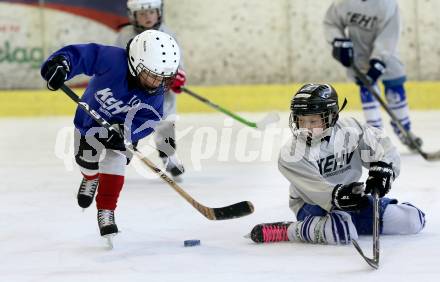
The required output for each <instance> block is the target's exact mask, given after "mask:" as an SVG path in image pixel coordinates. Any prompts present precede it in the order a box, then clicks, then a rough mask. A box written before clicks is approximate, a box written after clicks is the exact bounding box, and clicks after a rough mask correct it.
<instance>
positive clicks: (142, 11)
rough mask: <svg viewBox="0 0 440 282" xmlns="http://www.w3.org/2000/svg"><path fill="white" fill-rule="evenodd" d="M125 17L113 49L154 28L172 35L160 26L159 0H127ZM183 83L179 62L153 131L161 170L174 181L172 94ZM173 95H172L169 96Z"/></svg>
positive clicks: (177, 165) (178, 170) (177, 164)
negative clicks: (125, 19)
mask: <svg viewBox="0 0 440 282" xmlns="http://www.w3.org/2000/svg"><path fill="white" fill-rule="evenodd" d="M127 8H128V15H129V18H130V25H127V26H125V27H123V28H121V30H120V31H119V34H118V37H117V39H116V46H118V47H121V48H124V49H125V48H126V46H127V44H128V42H129V41H130V40H131V39H132V38H133V37H135V36H136V35H138V34H139V33H141V32H143V31H144V30H149V29H155V30H159V31H162V32H165V33H167V34H169V35H171V36H173V37H174V38H175V36H174V34H173V33H172V32H171V31H170V30H169V29H168V27H166V26H165V25H164V24H163V23H162V20H163V17H162V15H163V3H162V0H128V1H127ZM185 82H186V74H185V72H184V71H183V61H182V60H181V61H180V65H179V69H178V72H177V75H176V79H175V81H174V82H173V84H172V85H171V87H170V89H171V91H168V92H167V93H166V94H165V100H164V107H163V114H164V116H163V120H162V121H161V123H160V124H159V126H158V127H157V128H156V132H155V138H154V139H155V143H156V146H157V149H158V151H159V157H160V158H161V159H162V161H163V163H164V166H165V169H166V171H167V172H169V173H170V174H171V175H172V176H173V177H175V178H176V180H179V176H180V175H181V174H182V173H183V172H184V167H183V164H182V162H181V161H180V160H179V158H178V157H177V154H176V141H175V140H176V137H175V135H176V134H175V120H174V119H175V114H176V95H175V94H180V93H181V92H182V90H181V89H180V87H182V86H184V85H185ZM171 92H174V93H171Z"/></svg>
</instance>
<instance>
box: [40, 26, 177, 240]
mask: <svg viewBox="0 0 440 282" xmlns="http://www.w3.org/2000/svg"><path fill="white" fill-rule="evenodd" d="M179 62H180V50H179V47H178V45H177V43H176V41H175V40H174V38H173V37H171V36H170V35H167V34H165V33H163V32H160V31H156V30H148V31H145V32H143V33H141V34H139V35H137V36H136V37H134V38H133V40H132V41H131V42H130V43H129V44H128V45H127V50H124V49H121V48H118V47H112V46H103V45H98V44H80V45H70V46H66V47H64V48H62V49H60V50H58V51H56V52H55V53H53V54H52V55H51V56H50V57H49V58H48V59H47V60H46V62H44V64H43V65H42V68H41V75H42V76H43V78H44V79H45V80H46V81H47V87H48V88H49V89H50V90H57V89H59V88H60V87H61V86H62V85H63V83H64V82H65V81H67V80H69V79H71V78H72V77H74V76H76V75H79V74H85V75H88V76H92V78H91V80H90V82H89V85H88V87H87V88H86V90H85V92H84V94H83V95H82V97H81V101H83V102H85V103H87V104H88V105H89V106H90V107H91V108H92V109H93V110H95V111H97V112H98V113H99V114H100V115H101V116H102V117H104V118H105V119H106V120H107V121H108V122H109V123H111V124H114V125H116V126H118V127H119V129H120V131H122V132H124V136H125V138H127V139H128V140H130V141H131V142H132V143H133V144H137V142H138V141H139V140H140V139H142V138H144V137H146V136H148V135H149V134H150V133H151V132H153V130H154V126H155V124H157V122H159V121H160V120H161V117H162V114H163V101H164V93H165V92H166V91H168V88H169V87H170V85H171V84H172V83H173V81H174V79H175V76H176V73H177V68H178V66H179ZM74 124H75V128H76V130H75V142H74V143H75V159H76V162H77V164H78V165H79V168H80V170H81V173H82V175H83V179H82V182H81V185H80V188H79V191H78V195H77V199H78V204H79V206H81V207H82V208H87V207H89V206H90V205H91V203H92V202H93V198H94V196H95V192H97V196H96V206H97V209H98V225H99V229H100V233H101V236H111V235H114V234H116V233H117V232H118V228H117V225H116V223H115V215H114V211H115V209H116V203H117V200H118V197H119V193H120V191H121V189H122V187H123V184H124V175H125V166H126V164H127V163H128V162H129V159H130V157H131V156H130V155H129V154H128V153H127V151H126V148H125V146H124V142H123V139H122V138H121V137H120V136H119V135H118V134H112V133H113V132H112V133H108V132H107V130H106V129H104V128H102V127H100V126H99V125H98V124H97V123H96V122H95V121H94V120H93V118H91V117H90V116H89V115H87V114H86V113H85V112H84V111H83V110H82V109H81V108H77V110H76V114H75V119H74Z"/></svg>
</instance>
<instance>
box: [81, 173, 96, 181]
mask: <svg viewBox="0 0 440 282" xmlns="http://www.w3.org/2000/svg"><path fill="white" fill-rule="evenodd" d="M81 174H82V175H83V176H84V178H85V179H87V180H95V179H96V178H98V176H99V173H97V174H94V175H85V174H84V173H82V172H81Z"/></svg>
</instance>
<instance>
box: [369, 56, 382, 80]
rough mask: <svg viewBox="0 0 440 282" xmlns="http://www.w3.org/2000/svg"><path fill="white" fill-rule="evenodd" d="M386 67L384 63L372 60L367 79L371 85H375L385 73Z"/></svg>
mask: <svg viewBox="0 0 440 282" xmlns="http://www.w3.org/2000/svg"><path fill="white" fill-rule="evenodd" d="M385 68H386V65H385V63H384V62H382V61H380V60H377V59H371V60H370V69H369V70H368V72H367V79H368V80H369V81H370V83H371V84H375V83H376V81H377V79H378V78H379V77H380V76H381V75H382V74H383V73H384V72H385Z"/></svg>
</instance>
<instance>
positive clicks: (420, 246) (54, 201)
mask: <svg viewBox="0 0 440 282" xmlns="http://www.w3.org/2000/svg"><path fill="white" fill-rule="evenodd" d="M348 115H353V116H356V117H359V118H362V115H361V114H360V113H344V116H348ZM243 116H245V117H246V118H249V119H252V120H258V119H259V118H261V117H262V116H263V115H262V114H248V113H243ZM439 117H440V112H438V111H433V112H412V118H413V124H414V126H413V127H414V132H415V133H417V134H418V135H420V136H421V137H422V138H423V139H424V142H425V146H424V149H425V150H427V151H431V150H437V149H440V143H439V142H438V140H439V139H440V133H439V132H440V124H439V122H438V121H439ZM287 120H288V115H287V113H284V114H282V119H281V122H280V123H279V124H278V127H274V128H272V129H269V131H268V132H269V133H260V132H257V131H254V130H252V129H246V128H244V126H242V125H240V124H238V123H236V122H232V121H231V120H229V119H226V118H225V117H224V116H223V115H221V114H209V115H200V114H191V115H189V114H188V115H182V116H180V120H179V121H178V123H177V132H178V136H179V137H181V138H180V140H178V141H177V144H178V152H179V154H180V157H181V159H182V160H183V161H184V163H185V165H186V172H185V174H184V181H183V182H182V183H181V186H182V187H183V188H184V189H185V190H186V191H187V192H188V193H190V194H191V195H192V196H193V197H194V198H195V199H197V200H198V201H200V202H201V203H203V204H205V205H207V206H211V207H218V206H225V205H229V204H232V203H235V202H239V201H242V200H250V201H252V202H253V203H254V205H255V207H256V210H255V212H254V213H253V214H252V215H250V216H247V217H244V218H240V219H234V220H229V221H217V222H212V221H209V220H207V219H205V218H204V217H203V216H202V215H200V214H199V213H198V212H197V211H196V210H195V209H194V208H193V207H191V206H190V205H189V204H188V203H186V202H185V200H183V198H181V197H180V196H179V195H178V194H177V193H176V192H175V191H173V190H172V189H171V188H170V187H168V186H167V185H166V184H165V183H163V182H162V181H161V180H160V179H157V178H155V177H154V176H153V175H152V174H151V173H149V172H147V168H144V167H143V166H142V164H140V163H139V162H136V161H133V162H132V164H131V165H130V167H129V168H128V172H127V177H126V184H125V187H124V190H123V191H122V193H121V197H120V199H119V204H118V209H117V213H116V222H117V224H118V227H119V229H120V230H122V232H121V233H120V234H119V235H118V236H117V237H116V238H115V240H114V244H115V248H114V249H113V250H109V249H108V248H107V246H106V244H105V242H104V240H103V239H101V238H100V236H99V231H98V227H97V222H96V208H95V206H94V205H93V206H91V207H90V208H89V209H87V210H86V211H85V212H82V211H81V209H80V208H79V207H78V206H77V204H76V192H77V189H78V187H79V183H80V180H81V177H80V174H79V171H78V169H77V168H76V167H75V165H74V163H73V162H72V158H71V152H69V150H71V146H70V145H71V144H70V142H71V139H70V137H71V134H70V133H71V131H72V118H69V117H63V118H59V117H53V118H24V119H0V131H1V138H0V197H1V205H0V257H1V259H0V261H1V263H0V281H14V282H16V281H45V282H49V281H57V282H58V281H63V282H67V281H75V282H78V281H81V282H85V281H106V282H110V281H118V282H120V281H162V282H163V281H222V282H224V281H251V282H256V281H266V282H267V281H276V282H282V281H289V282H292V281H295V282H298V281H356V282H362V281H423V282H428V281H438V279H439V277H440V267H439V264H440V247H439V246H440V237H439V236H440V205H439V203H440V184H439V181H438V179H439V175H440V162H438V163H435V162H431V163H430V162H426V161H425V160H423V159H422V158H421V157H420V156H419V155H417V154H411V153H409V152H408V151H407V150H406V149H405V148H403V147H402V146H401V145H400V144H398V143H397V142H395V143H396V144H397V145H398V146H399V150H400V151H401V153H402V169H401V175H400V177H399V178H398V179H397V180H396V181H395V182H394V186H393V189H392V190H391V192H390V194H389V195H390V196H391V197H396V198H398V199H399V200H401V201H410V202H411V203H413V204H415V205H417V206H418V207H420V208H421V209H422V210H423V211H424V212H425V213H426V218H427V225H426V228H425V229H424V230H423V231H422V233H420V234H418V235H413V236H382V237H381V262H380V269H379V270H377V271H374V270H372V269H371V268H370V267H369V266H368V265H367V264H366V263H365V262H364V261H363V259H362V258H361V257H360V256H359V255H358V253H357V252H356V250H355V249H354V247H353V246H351V245H349V246H322V245H309V244H302V243H275V244H265V245H256V244H254V243H252V242H251V241H250V240H249V239H245V238H243V235H245V234H246V233H248V232H249V231H250V230H251V229H252V227H253V226H254V225H255V224H258V223H262V222H272V221H281V220H294V216H293V213H292V212H291V211H290V210H289V208H288V183H287V181H286V180H285V179H284V178H283V177H282V176H281V174H280V173H279V172H278V170H277V165H276V160H277V153H278V150H279V147H280V145H281V143H282V140H283V139H284V138H285V134H288V130H287V129H286V130H287V131H286V130H282V128H280V127H286V126H287ZM386 130H388V132H390V128H389V127H387V128H386ZM270 132H272V133H270ZM271 134H272V135H271ZM269 135H270V136H269ZM271 136H272V137H271ZM392 137H393V140H396V139H395V138H394V136H392ZM152 139H153V138H151V137H149V140H146V141H145V142H143V143H141V148H142V149H144V150H145V152H146V154H149V155H150V156H151V159H152V160H153V161H154V162H156V163H158V164H159V162H158V158H157V157H156V154H155V153H154V152H153V153H152V150H151V148H150V147H149V146H148V145H147V143H152V142H150V141H152ZM150 153H151V154H150ZM187 239H200V240H201V245H200V246H196V247H189V248H185V247H184V246H183V241H184V240H187ZM360 244H361V246H362V247H363V249H364V250H365V251H366V252H367V253H368V254H369V255H370V254H371V237H370V236H365V237H361V238H360Z"/></svg>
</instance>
